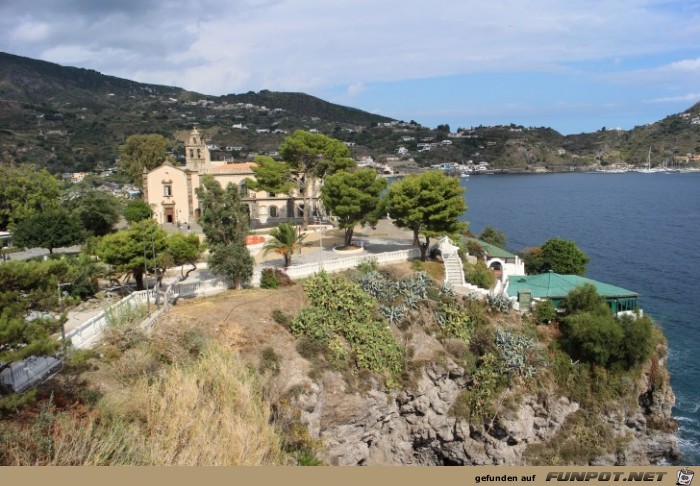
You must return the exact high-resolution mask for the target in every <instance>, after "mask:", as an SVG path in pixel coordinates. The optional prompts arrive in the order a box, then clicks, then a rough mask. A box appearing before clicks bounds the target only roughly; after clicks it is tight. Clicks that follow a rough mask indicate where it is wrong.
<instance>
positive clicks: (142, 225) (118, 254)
mask: <svg viewBox="0 0 700 486" xmlns="http://www.w3.org/2000/svg"><path fill="white" fill-rule="evenodd" d="M165 248H166V234H165V231H163V230H162V229H160V228H159V227H158V225H157V224H156V223H155V222H154V221H152V220H150V219H149V220H144V221H140V222H138V223H134V224H133V225H131V226H129V227H128V228H126V229H123V230H121V231H117V232H116V233H111V234H108V235H106V236H104V237H103V238H102V239H101V240H100V242H99V243H98V245H97V255H98V256H99V257H100V258H101V259H102V260H103V261H104V262H105V263H107V264H109V265H111V266H112V268H113V269H114V271H115V272H117V273H130V274H132V275H133V276H134V280H136V287H137V289H138V290H142V289H143V275H144V272H145V271H146V269H148V270H155V269H156V268H157V261H156V260H154V255H153V254H154V253H155V257H156V259H157V258H158V255H160V254H161V253H162V252H163V251H164V250H165Z"/></svg>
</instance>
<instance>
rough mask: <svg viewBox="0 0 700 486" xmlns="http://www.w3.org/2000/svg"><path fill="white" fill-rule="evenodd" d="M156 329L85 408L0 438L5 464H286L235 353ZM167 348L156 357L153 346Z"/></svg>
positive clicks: (49, 407) (31, 422)
mask: <svg viewBox="0 0 700 486" xmlns="http://www.w3.org/2000/svg"><path fill="white" fill-rule="evenodd" d="M202 339H204V338H203V337H202V336H201V335H200V334H197V333H196V332H193V329H192V328H188V327H187V326H185V327H184V328H180V329H179V330H178V329H175V328H170V327H165V328H163V329H162V332H160V333H156V334H155V335H154V336H152V337H150V338H149V339H148V341H147V342H140V343H139V344H138V345H137V346H136V347H134V348H129V349H127V350H125V351H124V352H123V354H122V355H121V357H120V358H119V359H117V360H115V361H114V362H113V363H111V364H107V363H103V364H102V367H103V368H104V369H102V370H101V371H100V373H112V374H115V375H120V376H118V379H117V380H115V381H118V382H119V383H120V384H121V386H118V385H113V386H112V387H111V388H110V389H109V390H107V391H106V392H105V395H104V396H103V397H102V399H101V400H100V401H99V402H98V403H97V406H96V408H95V409H92V410H91V409H89V408H87V407H85V406H74V407H72V408H69V409H63V410H60V411H59V410H58V407H56V406H55V404H54V403H53V401H48V402H47V403H45V405H44V406H43V407H42V409H41V410H40V411H39V413H38V414H37V415H36V416H34V417H29V418H28V419H27V420H26V421H24V422H16V423H13V424H12V427H10V428H7V429H5V430H3V431H2V432H0V439H1V441H2V442H3V445H4V447H3V450H2V452H1V453H0V459H1V460H0V462H2V463H3V464H13V465H40V464H46V465H225V466H233V465H236V466H238V465H276V464H283V463H284V462H285V461H286V457H287V456H286V454H285V453H284V452H283V448H282V439H281V438H280V436H279V433H278V432H277V431H276V430H275V428H274V427H273V425H271V414H270V406H269V404H268V403H266V402H265V400H264V398H263V395H262V386H261V383H259V382H258V380H257V379H256V377H255V375H254V372H252V371H251V370H250V369H249V368H248V367H246V365H245V363H244V362H243V360H242V359H241V357H240V355H239V353H238V352H236V351H233V350H231V349H228V348H226V347H224V346H223V345H221V344H218V343H215V342H213V341H211V340H205V341H204V344H205V345H203V341H202ZM164 346H166V347H169V349H166V350H164V349H163V347H164Z"/></svg>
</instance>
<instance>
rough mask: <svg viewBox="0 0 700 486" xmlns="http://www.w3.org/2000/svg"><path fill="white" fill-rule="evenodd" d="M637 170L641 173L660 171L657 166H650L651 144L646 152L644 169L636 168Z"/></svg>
mask: <svg viewBox="0 0 700 486" xmlns="http://www.w3.org/2000/svg"><path fill="white" fill-rule="evenodd" d="M637 172H639V173H641V174H655V173H657V172H662V170H659V168H655V169H652V168H651V146H649V153H648V154H647V165H646V167H645V168H644V169H637Z"/></svg>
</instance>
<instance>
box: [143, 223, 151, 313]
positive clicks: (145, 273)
mask: <svg viewBox="0 0 700 486" xmlns="http://www.w3.org/2000/svg"><path fill="white" fill-rule="evenodd" d="M145 236H146V235H144V239H143V282H144V284H146V307H147V308H148V317H151V298H150V297H149V296H148V266H147V264H146V238H145Z"/></svg>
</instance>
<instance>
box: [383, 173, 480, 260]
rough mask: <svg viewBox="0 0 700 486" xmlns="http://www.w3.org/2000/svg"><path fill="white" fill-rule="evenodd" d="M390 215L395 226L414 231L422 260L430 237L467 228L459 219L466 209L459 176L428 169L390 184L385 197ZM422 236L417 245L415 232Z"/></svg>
mask: <svg viewBox="0 0 700 486" xmlns="http://www.w3.org/2000/svg"><path fill="white" fill-rule="evenodd" d="M387 200H388V207H389V215H390V216H391V218H392V219H393V220H394V225H396V226H397V227H399V228H405V229H409V230H411V231H413V239H414V244H415V245H418V246H419V247H420V250H421V259H422V260H425V259H426V255H427V250H428V246H429V245H430V238H431V237H433V236H439V235H455V234H456V233H458V232H459V231H464V230H466V227H467V224H468V223H462V222H460V221H459V217H460V216H461V215H462V214H463V213H464V211H466V209H467V204H466V202H465V200H464V189H462V187H461V186H460V184H459V179H458V178H456V177H450V176H448V175H446V174H445V173H444V172H443V171H439V170H429V171H425V172H423V173H422V174H416V175H410V176H407V177H405V178H403V179H402V180H400V181H397V182H395V183H393V184H392V185H391V186H389V193H388V196H387ZM419 234H421V235H423V236H424V238H425V242H424V243H423V244H420V240H419V238H418V235H419Z"/></svg>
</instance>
